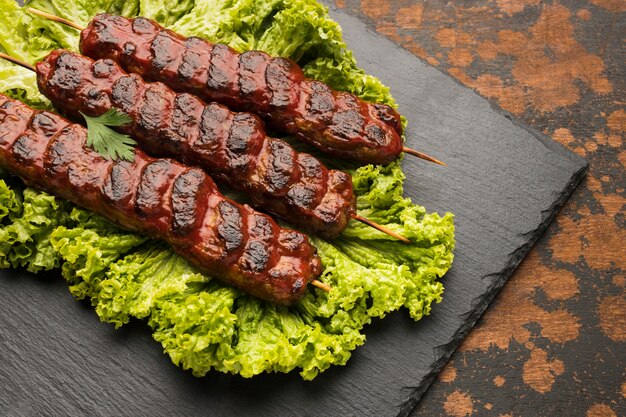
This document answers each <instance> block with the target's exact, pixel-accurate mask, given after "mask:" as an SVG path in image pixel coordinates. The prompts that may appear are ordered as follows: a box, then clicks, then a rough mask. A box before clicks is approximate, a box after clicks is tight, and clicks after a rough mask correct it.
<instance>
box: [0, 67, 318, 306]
mask: <svg viewBox="0 0 626 417" xmlns="http://www.w3.org/2000/svg"><path fill="white" fill-rule="evenodd" d="M66 81H67V82H72V80H70V79H69V78H68V79H66ZM86 138H87V131H86V129H85V128H84V127H82V126H80V125H77V124H72V123H70V122H69V121H67V120H65V119H63V118H62V117H61V116H58V115H55V114H53V113H49V112H45V111H38V110H33V109H31V108H29V107H28V106H26V105H25V104H23V103H20V102H19V101H15V100H12V99H9V98H8V97H6V96H4V95H1V94H0V167H2V168H5V169H7V170H9V171H10V172H12V173H14V174H16V175H19V176H20V177H22V178H23V179H24V180H25V181H26V183H28V184H30V185H33V186H36V187H38V188H41V189H44V190H46V191H48V192H51V193H53V194H56V195H58V196H60V197H63V198H66V199H68V200H70V201H73V202H74V203H76V204H78V205H80V206H83V207H85V208H87V209H90V210H92V211H94V212H96V213H100V214H102V215H104V216H105V217H107V218H108V219H110V220H112V221H113V222H115V223H117V224H119V225H120V226H122V227H125V228H127V229H130V230H134V231H137V232H141V233H145V234H147V235H149V236H152V237H154V238H159V239H163V240H165V241H167V242H168V243H169V244H170V245H171V246H172V248H173V249H174V250H175V251H176V252H178V253H179V254H180V255H181V256H183V257H184V258H186V259H188V260H190V261H191V262H192V263H194V264H195V265H197V266H198V267H199V268H200V269H202V270H204V271H206V272H207V273H209V274H211V275H212V276H214V277H216V278H219V279H221V280H224V281H225V282H227V283H229V284H232V285H234V286H236V287H238V288H240V289H241V290H243V291H245V292H247V293H249V294H252V295H254V296H256V297H259V298H262V299H264V300H268V301H271V302H274V303H277V304H283V305H289V304H292V303H294V302H295V301H297V300H298V299H299V298H300V297H301V296H302V295H303V294H304V293H305V291H306V287H307V284H308V283H309V282H310V281H311V280H313V279H314V278H315V277H317V276H318V275H319V274H320V272H321V263H320V259H319V257H318V256H317V254H316V250H315V248H314V247H313V246H312V245H311V244H310V243H309V241H308V239H307V237H306V236H305V235H303V234H302V233H300V232H297V231H294V230H289V229H284V228H281V227H279V226H278V225H277V224H276V222H274V220H272V219H271V218H270V217H269V216H267V215H265V214H261V213H258V212H256V211H254V210H253V209H252V208H250V207H248V206H246V205H239V204H237V203H236V202H234V201H232V200H229V199H227V198H225V197H224V196H223V195H221V194H220V192H219V191H218V189H217V187H216V186H215V184H214V183H213V181H212V180H211V178H210V177H209V176H208V175H207V174H205V173H204V172H203V171H202V170H201V169H198V168H192V167H188V166H185V165H182V164H180V163H178V162H176V161H173V160H169V159H154V158H151V157H149V156H147V155H146V154H144V153H143V152H141V151H139V150H137V151H135V158H134V161H133V162H126V161H111V160H108V159H105V158H103V157H102V156H100V155H99V154H98V153H96V152H95V151H93V150H91V149H89V148H86V147H85V141H86Z"/></svg>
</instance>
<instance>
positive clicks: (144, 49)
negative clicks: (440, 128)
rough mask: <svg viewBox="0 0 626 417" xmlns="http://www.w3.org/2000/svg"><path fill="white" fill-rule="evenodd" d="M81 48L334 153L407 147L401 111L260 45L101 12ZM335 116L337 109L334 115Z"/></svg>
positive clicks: (385, 152)
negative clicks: (334, 85) (340, 88)
mask: <svg viewBox="0 0 626 417" xmlns="http://www.w3.org/2000/svg"><path fill="white" fill-rule="evenodd" d="M81 52H82V53H83V54H85V55H87V56H90V57H92V58H94V59H101V58H111V59H113V60H115V61H116V62H118V63H119V64H120V65H121V66H122V67H123V68H124V69H125V70H127V71H128V72H134V73H137V74H140V75H142V76H143V77H144V78H146V79H149V80H153V81H161V82H163V83H165V84H167V85H168V86H170V87H171V88H172V89H174V90H176V91H179V92H189V93H193V94H196V95H198V96H199V97H201V98H202V99H204V100H206V101H217V102H219V103H222V104H225V105H227V106H228V107H230V108H232V109H235V110H238V111H250V112H253V113H256V114H258V115H259V116H261V117H262V118H264V120H266V121H267V122H268V123H269V124H270V125H271V126H272V127H274V128H275V129H277V130H282V131H285V132H288V133H291V134H294V135H296V136H298V137H300V138H301V139H303V140H304V141H307V142H309V143H311V144H313V145H315V146H317V147H319V148H320V149H322V150H324V151H327V152H329V153H332V154H334V155H336V156H340V157H346V158H349V159H356V160H358V161H360V162H363V163H388V162H390V161H392V160H393V159H395V158H396V157H397V156H398V155H399V154H400V152H401V150H402V140H401V135H402V126H401V123H400V116H399V114H398V113H397V112H396V111H395V110H394V109H392V108H391V107H389V106H387V105H384V104H370V103H366V102H364V101H363V100H360V99H358V98H356V97H355V96H354V95H352V94H348V93H342V92H337V91H333V90H331V89H330V88H329V87H328V86H326V85H325V84H323V83H320V82H318V81H313V80H310V79H307V78H305V76H304V73H303V72H302V70H301V69H300V67H299V66H298V65H297V64H295V63H294V62H292V61H290V60H287V59H284V58H274V57H270V56H269V55H267V54H265V53H263V52H260V51H249V52H244V53H242V54H239V53H237V52H236V51H234V50H233V49H231V48H229V47H228V46H226V45H222V44H212V43H209V42H207V41H204V40H202V39H198V38H184V37H183V36H181V35H178V34H176V33H174V32H172V31H169V30H166V29H164V28H163V27H161V26H159V25H158V24H157V23H155V22H152V21H150V20H147V19H145V18H135V19H127V18H123V17H119V16H110V15H107V14H100V15H98V16H96V17H95V18H94V19H93V21H92V22H91V24H90V25H89V26H88V27H87V28H86V29H85V30H84V31H83V32H82V33H81ZM333 115H335V116H334V117H333Z"/></svg>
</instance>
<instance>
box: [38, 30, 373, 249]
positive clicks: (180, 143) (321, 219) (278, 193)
mask: <svg viewBox="0 0 626 417" xmlns="http://www.w3.org/2000/svg"><path fill="white" fill-rule="evenodd" d="M135 23H137V20H135ZM142 27H143V26H142ZM166 35H167V34H163V32H159V35H158V36H160V37H161V38H163V39H169V37H168V36H166ZM175 40H176V41H178V40H177V39H175ZM159 42H161V43H163V42H165V40H162V41H159ZM167 44H168V45H169V43H167ZM215 48H218V49H219V48H222V47H221V46H218V45H216V46H215ZM224 48H225V47H224ZM222 49H223V48H222ZM160 56H161V55H160ZM182 56H183V54H182V53H179V54H177V55H176V56H170V55H167V56H165V55H164V56H161V58H160V60H161V61H162V62H163V65H160V66H161V67H163V68H170V63H171V62H173V61H176V62H178V61H180V60H182V59H183V58H181V57H182ZM263 57H264V55H261V54H260V53H256V52H255V53H249V54H247V55H246V54H242V55H241V59H240V62H239V65H244V66H245V67H246V68H248V69H249V70H250V74H254V71H255V68H256V67H257V66H258V65H264V63H266V60H265V58H263ZM242 62H243V63H242ZM285 62H287V61H285ZM220 65H221V64H220ZM171 71H172V72H176V70H175V69H172V70H171ZM210 71H211V70H210V69H209V72H210ZM65 72H69V73H70V74H63V73H65ZM37 73H38V82H39V86H40V89H41V91H42V92H43V93H44V94H45V95H46V96H47V97H48V98H49V99H50V100H51V101H52V102H53V103H54V104H55V106H57V108H60V109H63V111H65V112H66V113H67V114H68V115H70V116H72V117H76V118H77V119H78V120H80V117H81V116H80V114H79V111H82V112H84V113H85V114H88V115H100V114H103V113H104V112H106V111H107V110H109V109H110V108H117V109H118V110H121V111H122V112H124V113H126V114H128V115H129V116H130V117H131V118H132V119H133V122H132V123H131V124H130V125H129V126H126V127H124V128H122V129H121V130H123V131H125V132H127V133H130V134H132V135H133V136H134V138H135V139H136V140H137V141H138V143H139V144H140V145H141V147H142V148H143V149H146V150H147V151H148V152H149V153H151V154H153V155H157V156H165V157H175V158H176V159H178V160H180V161H182V162H184V163H188V164H192V165H197V166H200V167H202V168H203V169H205V170H206V171H207V172H208V173H209V174H211V175H213V176H214V177H215V178H216V179H220V180H222V181H224V182H225V183H227V184H228V185H229V186H231V187H233V188H235V189H238V190H241V191H244V192H245V193H247V194H248V195H249V196H250V198H251V200H252V203H253V204H254V205H255V206H257V207H262V208H263V209H265V210H268V211H270V212H272V213H274V214H276V215H278V216H280V217H282V218H284V219H286V220H287V221H289V222H291V223H293V224H295V225H297V226H300V227H302V228H304V229H306V230H308V231H310V232H312V233H317V234H320V235H322V236H325V237H335V236H337V235H339V234H340V233H341V232H342V231H343V230H344V228H345V226H346V225H347V223H348V221H349V220H350V217H351V215H352V214H353V212H354V201H355V197H354V194H353V189H352V180H351V178H350V177H349V176H348V175H346V174H344V173H342V172H339V171H335V170H328V169H327V168H326V167H324V166H323V165H322V164H321V163H320V162H319V161H317V160H316V159H315V158H314V157H312V156H310V155H308V154H302V153H298V152H296V151H295V150H294V149H293V148H292V147H291V146H290V145H288V144H287V143H286V142H284V141H282V140H279V139H274V138H271V137H268V136H267V135H266V134H265V130H264V126H263V122H262V121H261V120H260V119H259V118H258V117H256V116H255V115H252V114H250V113H233V112H231V111H230V110H229V109H228V108H227V107H225V106H223V105H221V104H217V103H209V104H206V103H204V102H203V101H201V100H200V99H198V98H197V97H195V96H193V95H191V94H188V93H180V94H178V93H175V92H174V91H173V90H171V89H170V88H168V87H167V86H166V85H165V84H162V83H146V82H145V81H143V80H142V79H141V77H140V76H139V75H137V74H127V73H126V72H124V70H122V69H121V68H120V67H119V66H118V65H117V64H116V63H114V62H113V61H111V60H99V61H92V60H91V59H90V58H87V57H84V56H81V55H78V54H74V53H71V52H65V51H54V52H52V53H51V54H50V55H49V56H48V57H47V58H46V59H45V60H44V61H42V62H40V63H39V64H38V65H37ZM285 74H287V72H285ZM66 78H73V79H78V80H79V81H78V82H77V83H75V84H74V87H75V88H73V89H71V90H68V89H66V88H65V87H64V85H63V84H60V83H58V82H56V81H55V80H57V79H66ZM241 80H243V78H242V79H241ZM247 83H248V82H247V81H242V83H241V88H242V89H245V90H246V91H248V93H249V94H252V95H257V94H260V92H261V91H262V89H254V88H252V87H250V89H248V87H249V86H251V85H252V84H250V85H249V84H247ZM94 91H98V92H99V94H94V93H93V92H94ZM281 94H283V95H284V96H285V97H286V98H285V100H291V98H290V96H289V95H290V94H291V92H290V91H284V92H283V93H281ZM281 100H282V99H281ZM354 117H356V118H358V117H359V116H358V114H357V116H354ZM359 120H361V121H362V120H363V119H359ZM350 132H351V131H350ZM350 132H348V133H347V134H351V133H350ZM355 134H356V133H355ZM146 169H148V168H146ZM155 175H156V174H153V173H151V175H150V176H151V177H154V176H155ZM172 175H174V174H172ZM162 192H165V190H160V189H159V190H156V189H155V190H154V194H155V195H157V194H160V193H162ZM146 198H147V197H146ZM140 201H143V200H140ZM153 203H154V204H155V205H158V202H157V201H154V202H153ZM146 204H147V202H146Z"/></svg>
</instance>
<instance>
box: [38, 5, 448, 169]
mask: <svg viewBox="0 0 626 417" xmlns="http://www.w3.org/2000/svg"><path fill="white" fill-rule="evenodd" d="M28 11H29V12H30V13H32V14H34V15H37V16H40V17H43V18H46V19H50V20H52V21H54V22H58V23H62V24H64V25H68V26H71V27H73V28H74V29H77V30H80V31H82V30H85V28H84V27H82V26H80V25H79V24H77V23H74V22H72V21H70V20H67V19H64V18H62V17H59V16H55V15H53V14H50V13H46V12H44V11H42V10H38V9H35V8H33V7H29V8H28ZM402 152H405V153H408V154H409V155H413V156H416V157H418V158H420V159H423V160H425V161H429V162H434V163H435V164H439V165H443V166H446V164H445V163H443V162H441V161H440V160H438V159H436V158H433V157H432V156H430V155H427V154H425V153H424V152H419V151H416V150H415V149H411V148H407V147H403V148H402Z"/></svg>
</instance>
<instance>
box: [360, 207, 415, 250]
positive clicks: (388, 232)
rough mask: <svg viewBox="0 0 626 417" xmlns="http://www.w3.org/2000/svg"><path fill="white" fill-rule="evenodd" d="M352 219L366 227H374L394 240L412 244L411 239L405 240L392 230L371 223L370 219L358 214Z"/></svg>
mask: <svg viewBox="0 0 626 417" xmlns="http://www.w3.org/2000/svg"><path fill="white" fill-rule="evenodd" d="M352 218H353V219H354V220H358V221H360V222H361V223H365V224H366V225H368V226H371V227H373V228H374V229H376V230H379V231H381V232H383V233H385V234H388V235H389V236H391V237H393V238H396V239H398V240H401V241H402V242H404V243H411V241H410V240H409V239H407V238H405V237H404V236H402V235H401V234H398V233H396V232H394V231H393V230H391V229H388V228H387V227H385V226H383V225H380V224H378V223H375V222H373V221H371V220H370V219H366V218H365V217H361V216H359V215H358V214H353V215H352Z"/></svg>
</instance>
